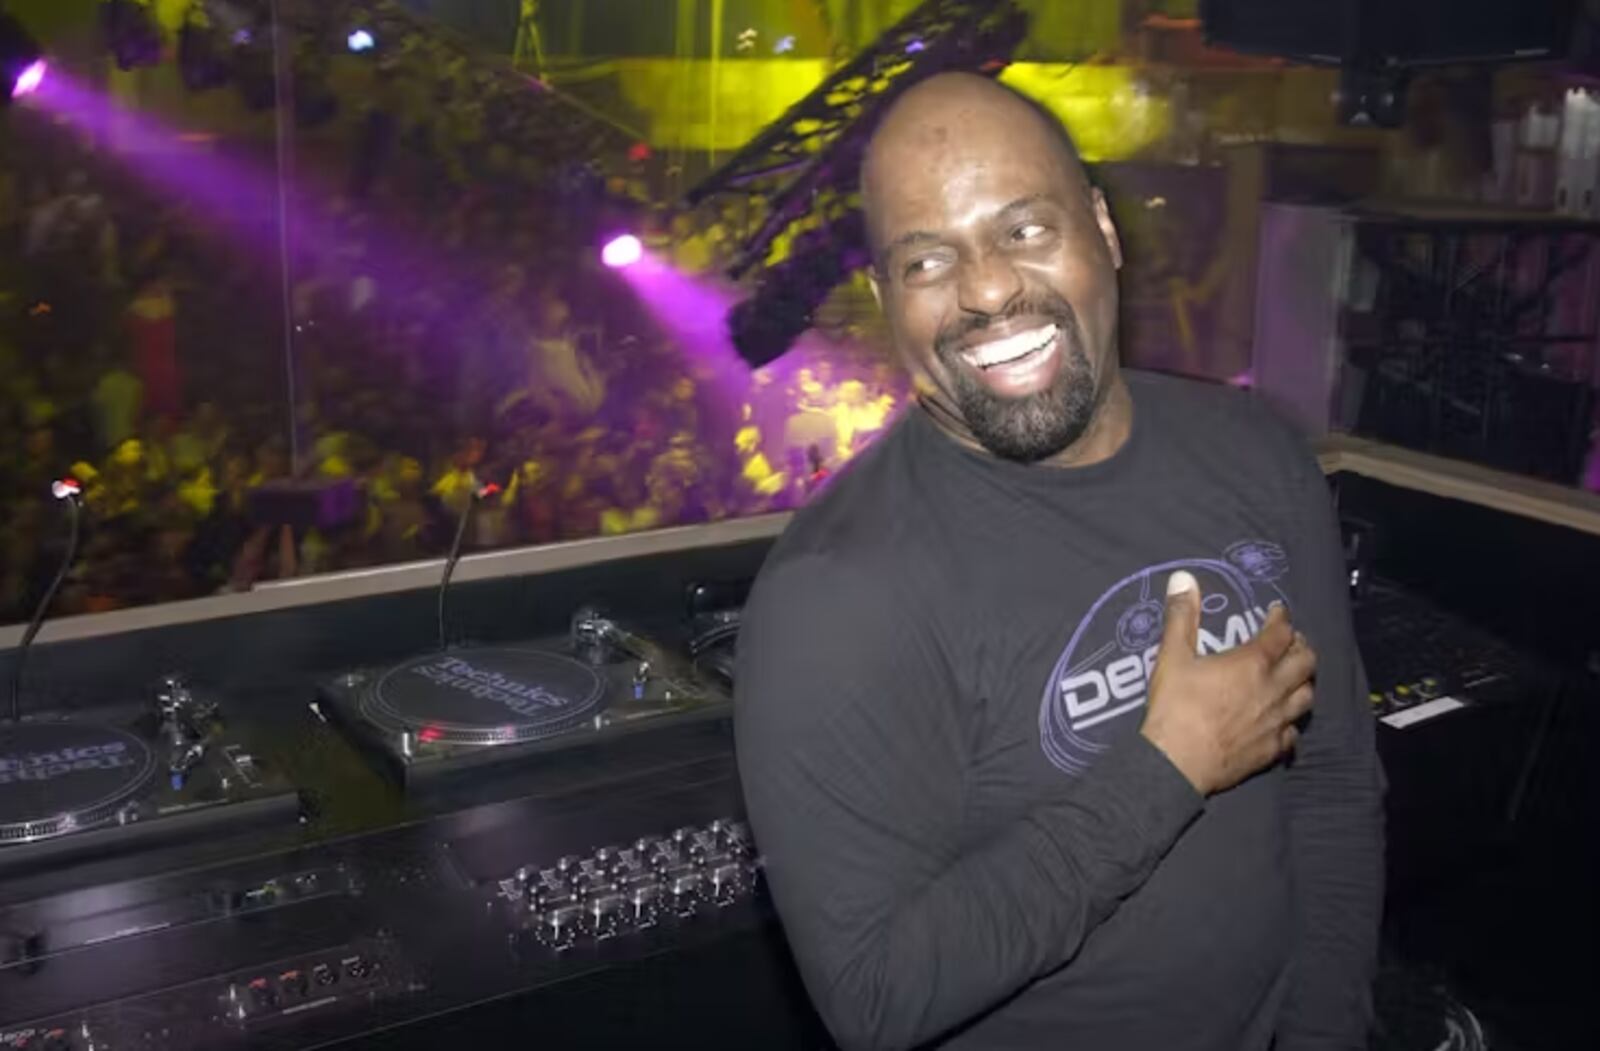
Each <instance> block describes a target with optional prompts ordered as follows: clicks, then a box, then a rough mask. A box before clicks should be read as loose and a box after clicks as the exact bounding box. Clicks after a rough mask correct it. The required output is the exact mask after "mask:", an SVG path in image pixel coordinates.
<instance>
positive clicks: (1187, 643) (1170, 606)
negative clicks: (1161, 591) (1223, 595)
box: [1158, 569, 1200, 661]
mask: <svg viewBox="0 0 1600 1051" xmlns="http://www.w3.org/2000/svg"><path fill="white" fill-rule="evenodd" d="M1199 641H1200V585H1199V584H1198V583H1196V582H1195V579H1194V574H1192V573H1188V572H1186V571H1184V570H1181V569H1180V570H1178V571H1177V572H1176V573H1173V574H1172V576H1170V577H1168V578H1167V612H1166V623H1165V625H1164V626H1163V629H1162V632H1161V649H1160V651H1159V656H1158V659H1159V660H1164V661H1165V660H1170V659H1171V658H1172V656H1173V655H1175V654H1182V655H1183V656H1185V657H1193V656H1194V654H1195V648H1196V646H1198V645H1199Z"/></svg>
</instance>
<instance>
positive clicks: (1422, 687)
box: [1417, 675, 1440, 697]
mask: <svg viewBox="0 0 1600 1051" xmlns="http://www.w3.org/2000/svg"><path fill="white" fill-rule="evenodd" d="M1439 689H1440V683H1439V680H1438V679H1436V678H1434V677H1433V676H1432V675H1424V676H1423V677H1422V681H1421V682H1419V683H1417V692H1418V693H1420V694H1422V696H1424V697H1437V696H1439Z"/></svg>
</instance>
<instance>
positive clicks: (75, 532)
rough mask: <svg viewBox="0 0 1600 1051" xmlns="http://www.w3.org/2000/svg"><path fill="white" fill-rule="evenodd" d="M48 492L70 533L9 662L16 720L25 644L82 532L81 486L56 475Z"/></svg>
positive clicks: (36, 627) (34, 632)
mask: <svg viewBox="0 0 1600 1051" xmlns="http://www.w3.org/2000/svg"><path fill="white" fill-rule="evenodd" d="M50 495H51V496H53V497H55V498H56V499H57V500H59V501H61V502H62V503H64V504H66V505H67V516H68V518H69V519H70V521H71V523H72V525H71V533H70V534H69V536H68V539H67V551H66V554H65V555H63V556H62V558H61V565H60V567H59V568H57V569H56V575H55V579H54V580H52V581H51V582H50V587H49V588H48V589H47V590H46V591H45V593H44V597H43V598H41V599H40V600H39V605H38V607H37V608H36V609H35V610H34V611H33V619H32V620H30V621H28V627H27V630H25V631H24V632H23V633H22V642H21V643H19V644H18V645H17V653H16V657H15V658H14V659H13V661H12V664H11V716H10V720H11V722H16V721H17V720H18V719H20V718H21V717H22V668H23V665H24V664H25V663H26V662H27V659H28V648H29V647H30V646H32V645H33V639H34V636H35V635H38V634H39V629H40V628H42V627H43V626H44V618H45V617H46V615H48V614H49V612H50V604H51V603H52V602H54V601H55V598H56V592H58V591H60V590H61V585H62V583H63V582H64V581H65V580H66V579H67V573H68V572H69V571H70V570H71V569H72V563H73V562H74V561H75V560H76V559H77V557H78V539H79V536H80V535H81V533H82V525H83V486H82V485H81V484H79V482H78V480H77V479H76V478H60V479H57V480H56V481H54V482H52V483H50Z"/></svg>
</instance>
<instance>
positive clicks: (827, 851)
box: [736, 374, 1382, 1051]
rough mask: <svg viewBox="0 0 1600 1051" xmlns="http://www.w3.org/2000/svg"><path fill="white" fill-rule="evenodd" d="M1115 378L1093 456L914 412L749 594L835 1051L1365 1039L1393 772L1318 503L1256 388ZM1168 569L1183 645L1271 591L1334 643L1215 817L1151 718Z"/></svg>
mask: <svg viewBox="0 0 1600 1051" xmlns="http://www.w3.org/2000/svg"><path fill="white" fill-rule="evenodd" d="M1128 378H1129V386H1130V389H1131V390H1132V393H1133V398H1134V406H1135V410H1134V425H1133V431H1132V434H1131V436H1130V438H1129V440H1128V442H1127V443H1126V444H1125V445H1124V447H1123V448H1122V449H1121V450H1119V451H1118V453H1117V454H1116V455H1114V456H1113V457H1111V458H1110V459H1109V460H1107V461H1104V462H1103V463H1100V464H1095V465H1090V466H1087V467H1080V468H1072V469H1054V468H1047V467H1024V466H1020V465H1017V464H1012V463H1008V462H1004V461H999V460H996V459H993V458H991V457H987V456H984V455H982V454H980V453H977V452H974V451H971V450H967V449H964V448H962V447H960V446H958V445H957V444H955V443H954V442H953V441H952V440H951V439H949V438H948V437H947V436H945V435H944V434H942V433H940V432H939V431H938V430H937V428H936V427H935V425H934V424H933V423H932V422H931V421H930V420H929V419H928V418H927V417H926V416H925V415H924V414H923V413H921V412H920V410H912V411H911V412H910V413H909V414H908V415H907V417H906V418H905V419H904V420H902V421H901V422H900V423H899V424H898V425H897V426H896V427H895V428H894V430H892V431H891V432H890V433H889V434H888V435H887V436H886V437H885V438H884V439H883V440H882V441H881V442H880V443H879V444H878V445H877V446H875V447H874V448H873V449H872V450H871V451H870V452H869V453H868V454H867V455H866V456H864V457H863V458H862V460H861V461H860V462H858V463H857V464H856V465H854V467H853V468H852V469H851V470H849V471H847V472H845V473H844V474H843V475H842V476H841V477H840V478H839V479H838V480H837V481H836V482H835V484H834V485H833V486H832V487H831V488H830V490H829V491H828V492H827V493H826V494H825V495H824V496H823V497H822V498H821V499H820V500H819V501H818V502H816V503H814V504H813V505H812V506H810V507H808V508H807V509H806V510H805V511H804V512H802V513H801V514H800V515H799V516H797V518H796V520H795V522H794V523H793V524H792V525H791V527H790V528H789V530H788V531H787V532H786V533H785V534H784V536H783V538H782V539H781V540H780V541H779V543H778V545H777V547H776V548H775V549H774V552H773V554H772V555H771V557H770V558H769V560H768V562H767V565H766V566H765V568H764V569H763V571H762V574H761V578H760V580H759V581H758V583H757V586H756V589H755V591H754V593H753V594H752V597H751V602H750V605H749V607H748V609H747V610H746V615H745V617H746V619H745V624H744V627H743V630H742V633H741V637H740V653H739V672H738V698H737V715H736V728H737V735H738V754H739V768H740V775H741V779H742V781H743V784H744V789H745V795H746V800H747V804H748V807H749V811H750V817H751V820H752V823H753V826H754V829H755V833H756V837H757V840H758V843H759V845H760V847H761V849H762V851H763V853H764V854H765V856H766V859H767V865H768V875H769V878H770V883H771V887H772V892H773V895H774V899H775V901H776V904H777V907H778V911H779V914H780V916H781V917H782V919H783V922H784V926H785V929H786V932H787V934H788V937H789V940H790V943H791V945H792V947H793V949H794V952H795V956H796V958H797V960H798V962H799V965H800V968H801V973H802V975H803V976H804V978H805V981H806V984H807V987H808V989H809V990H810V993H811V996H812V998H813V1000H814V1001H815V1003H816V1005H817V1007H818V1009H819V1011H820V1012H821V1014H822V1016H823V1018H824V1019H825V1021H826V1022H827V1023H828V1025H829V1027H830V1029H831V1030H832V1032H833V1033H834V1035H835V1037H836V1038H837V1039H838V1041H839V1042H840V1043H841V1044H842V1045H843V1046H845V1047H846V1048H900V1047H910V1046H916V1045H920V1044H924V1043H928V1042H938V1043H941V1044H943V1045H944V1046H949V1047H953V1048H986V1049H987V1048H995V1049H1000V1048H1007V1049H1009V1048H1018V1049H1022V1048H1028V1049H1032V1048H1044V1047H1049V1048H1062V1049H1067V1051H1075V1049H1100V1048H1117V1049H1118V1051H1141V1049H1146V1048H1148V1049H1150V1051H1156V1049H1161V1051H1172V1049H1214V1051H1252V1049H1261V1048H1265V1047H1266V1046H1267V1045H1268V1044H1269V1043H1270V1042H1271V1041H1272V1040H1273V1038H1274V1036H1275V1037H1276V1041H1277V1044H1276V1046H1277V1048H1278V1049H1279V1051H1302V1049H1304V1051H1310V1049H1318V1051H1321V1049H1335V1048H1338V1049H1347V1048H1348V1049H1355V1048H1360V1047H1363V1046H1364V1038H1365V1027H1366V1024H1367V1019H1368V1017H1369V1014H1370V1010H1369V998H1368V985H1369V982H1370V978H1371V971H1372V966H1373V961H1374V957H1375V947H1376V939H1377V923H1378V915H1379V908H1380V901H1381V890H1382V833H1381V803H1380V796H1381V782H1382V778H1381V774H1380V772H1379V769H1378V764H1377V759H1376V754H1375V752H1374V749H1373V734H1372V726H1371V717H1370V716H1369V714H1368V713H1367V710H1366V702H1365V695H1366V688H1365V683H1364V681H1363V675H1362V672H1361V668H1360V662H1359V659H1358V656H1357V654H1356V651H1355V647H1354V641H1353V637H1352V632H1351V628H1350V615H1349V609H1348V604H1347V600H1346V597H1345V588H1344V577H1343V568H1342V560H1341V555H1340V550H1339V545H1338V536H1337V530H1336V528H1335V525H1334V521H1333V517H1332V513H1331V508H1330V507H1329V502H1328V497H1327V490H1326V486H1325V484H1324V483H1323V481H1322V477H1321V474H1320V472H1319V471H1318V469H1317V466H1316V464H1315V461H1314V460H1312V458H1311V457H1310V456H1309V454H1308V452H1307V451H1306V449H1305V446H1304V444H1303V443H1302V442H1300V441H1299V440H1298V439H1297V438H1296V437H1295V436H1294V435H1293V433H1292V432H1291V431H1290V430H1289V429H1288V428H1287V427H1285V426H1284V425H1283V424H1281V423H1280V422H1279V421H1278V420H1277V419H1276V418H1275V417H1273V416H1270V415H1269V414H1267V413H1265V412H1264V411H1262V410H1261V409H1260V408H1259V407H1258V406H1257V405H1256V404H1255V403H1254V402H1253V401H1252V400H1251V399H1249V397H1248V396H1246V395H1243V394H1240V393H1238V392H1235V391H1231V390H1227V389H1222V388H1210V387H1204V386H1201V385H1198V384H1193V383H1188V382H1185V381H1179V380H1172V379H1167V378H1160V377H1149V376H1142V375H1139V374H1130V375H1129V377H1128ZM1180 568H1181V569H1187V570H1189V571H1190V572H1191V573H1193V574H1194V575H1195V576H1196V578H1197V579H1198V580H1199V582H1200V586H1201V591H1202V593H1203V597H1204V607H1203V608H1204V610H1205V612H1204V614H1203V617H1202V632H1201V636H1200V648H1201V650H1202V652H1209V651H1218V650H1222V649H1227V648H1231V647H1232V646H1234V645H1237V644H1239V643H1240V642H1242V641H1244V640H1245V639H1247V638H1249V637H1251V636H1253V635H1254V634H1255V632H1256V631H1257V630H1258V629H1259V626H1260V623H1261V620H1262V619H1263V618H1264V616H1265V611H1266V609H1267V608H1268V606H1269V604H1270V603H1271V602H1273V601H1281V602H1284V603H1285V604H1287V605H1288V607H1289V609H1290V611H1291V614H1292V616H1293V619H1294V622H1295V624H1296V626H1297V627H1298V628H1299V629H1300V630H1302V631H1304V632H1305V633H1306V635H1307V636H1308V637H1309V638H1310V640H1311V642H1312V644H1313V645H1314V646H1315V647H1316V649H1317V651H1318V654H1319V657H1320V663H1319V671H1318V677H1317V687H1316V689H1317V700H1316V706H1315V709H1314V714H1313V717H1312V719H1311V722H1310V724H1309V725H1308V726H1307V727H1306V729H1305V732H1304V733H1303V735H1302V737H1301V741H1300V745H1299V748H1298V751H1297V753H1296V756H1295V759H1294V761H1293V762H1292V763H1291V764H1287V765H1283V764H1280V765H1279V766H1276V767H1274V768H1272V769H1270V770H1268V771H1265V772H1263V773H1262V774H1260V775H1258V776H1256V777H1253V778H1251V779H1249V780H1247V781H1246V782H1245V783H1244V784H1242V785H1240V786H1238V787H1236V788H1234V789H1232V790H1230V791H1227V792H1224V793H1221V794H1219V795H1217V796H1214V797H1212V798H1211V799H1209V800H1202V799H1201V798H1200V797H1199V796H1198V795H1197V794H1196V793H1195V792H1194V790H1193V789H1192V788H1191V786H1190V785H1189V783H1188V782H1187V781H1186V780H1185V779H1184V778H1183V776H1182V775H1181V774H1180V773H1179V772H1178V771H1177V770H1176V769H1175V768H1174V767H1173V766H1172V765H1171V764H1170V762H1168V760H1167V759H1166V757H1165V756H1163V755H1162V754H1161V753H1160V751H1159V750H1157V749H1155V748H1154V747H1153V746H1151V745H1150V744H1149V743H1148V742H1147V741H1145V740H1144V738H1143V737H1141V736H1140V735H1139V733H1138V728H1139V725H1140V722H1141V719H1142V714H1143V709H1144V701H1145V685H1146V682H1147V681H1148V677H1149V672H1150V669H1151V667H1152V666H1153V661H1154V657H1155V652H1156V648H1157V646H1158V644H1159V642H1160V637H1161V627H1162V617H1163V596H1164V591H1165V585H1166V578H1167V576H1168V575H1169V574H1170V573H1171V572H1172V571H1174V570H1176V569H1180Z"/></svg>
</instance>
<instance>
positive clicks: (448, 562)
mask: <svg viewBox="0 0 1600 1051" xmlns="http://www.w3.org/2000/svg"><path fill="white" fill-rule="evenodd" d="M499 491H500V487H499V486H498V485H496V484H495V483H493V482H489V483H487V484H485V485H478V486H474V488H473V490H472V495H471V496H470V497H469V498H468V499H467V505H466V506H465V507H463V508H462V509H461V516H460V517H459V518H458V519H457V520H456V535H455V539H454V540H452V541H451V542H450V553H449V554H448V555H447V556H445V560H444V576H443V577H442V578H441V579H440V580H439V648H440V649H441V650H445V649H449V648H450V636H449V633H448V631H447V623H446V620H445V595H446V594H447V593H448V592H449V590H450V578H451V576H452V575H454V574H455V571H456V563H457V562H459V561H461V545H462V542H463V541H465V540H466V538H467V523H469V522H471V521H472V512H473V511H474V510H475V509H476V508H477V506H478V503H479V501H481V500H483V499H485V498H487V497H490V496H493V495H494V494H495V493H498V492H499Z"/></svg>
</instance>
